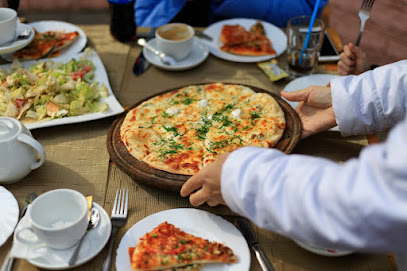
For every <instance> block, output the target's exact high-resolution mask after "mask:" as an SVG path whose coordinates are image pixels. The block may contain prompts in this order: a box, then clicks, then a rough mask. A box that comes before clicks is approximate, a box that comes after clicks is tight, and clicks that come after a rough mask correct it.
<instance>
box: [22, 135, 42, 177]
mask: <svg viewBox="0 0 407 271" xmlns="http://www.w3.org/2000/svg"><path fill="white" fill-rule="evenodd" d="M17 140H18V141H21V142H23V143H25V144H27V145H29V146H31V147H33V148H34V149H35V150H36V151H37V152H38V153H39V154H40V156H41V160H40V161H38V162H35V163H34V164H32V165H31V170H34V169H37V168H39V167H40V166H42V164H44V162H45V157H46V154H45V150H44V147H43V146H42V145H41V144H40V143H39V142H38V141H37V140H35V139H34V138H32V137H30V136H28V135H26V134H23V133H21V134H19V135H18V136H17Z"/></svg>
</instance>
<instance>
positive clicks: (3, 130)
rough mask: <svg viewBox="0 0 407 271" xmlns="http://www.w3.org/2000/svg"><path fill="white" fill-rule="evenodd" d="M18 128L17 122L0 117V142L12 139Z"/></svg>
mask: <svg viewBox="0 0 407 271" xmlns="http://www.w3.org/2000/svg"><path fill="white" fill-rule="evenodd" d="M19 130H20V127H19V126H18V125H17V121H16V120H15V119H13V118H7V117H2V118H0V140H6V139H9V138H12V137H13V136H15V135H16V134H18V132H19Z"/></svg>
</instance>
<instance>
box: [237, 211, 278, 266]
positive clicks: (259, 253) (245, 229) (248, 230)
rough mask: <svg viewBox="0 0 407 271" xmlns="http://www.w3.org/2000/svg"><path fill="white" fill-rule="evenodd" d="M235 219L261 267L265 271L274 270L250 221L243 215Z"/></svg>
mask: <svg viewBox="0 0 407 271" xmlns="http://www.w3.org/2000/svg"><path fill="white" fill-rule="evenodd" d="M235 221H236V223H237V226H238V227H239V229H240V231H241V232H242V234H243V236H244V238H245V239H246V241H247V243H249V245H250V247H251V248H252V249H253V251H254V254H255V255H256V258H257V261H258V262H259V264H260V267H261V269H262V270H263V271H274V269H273V267H272V266H271V264H270V262H269V261H268V259H267V257H266V255H265V254H264V252H263V250H262V248H261V247H260V244H259V242H258V241H257V239H256V237H255V235H254V232H253V229H252V227H251V226H250V223H249V221H247V219H245V218H243V217H239V218H236V219H235Z"/></svg>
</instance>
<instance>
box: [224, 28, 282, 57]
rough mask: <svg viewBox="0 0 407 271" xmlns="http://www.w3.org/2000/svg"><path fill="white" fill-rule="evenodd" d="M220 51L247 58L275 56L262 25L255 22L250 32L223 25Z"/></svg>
mask: <svg viewBox="0 0 407 271" xmlns="http://www.w3.org/2000/svg"><path fill="white" fill-rule="evenodd" d="M220 41H221V42H222V43H223V45H222V46H221V47H220V49H221V50H222V51H225V52H228V53H232V54H237V55H247V56H262V55H275V54H276V51H275V50H274V48H273V46H272V45H271V42H270V40H269V39H268V38H267V36H266V32H265V30H264V27H263V24H262V23H261V22H260V21H257V22H256V23H255V24H254V25H253V26H251V27H250V30H249V31H248V30H246V29H245V28H244V27H243V26H241V25H224V26H223V27H222V31H221V34H220Z"/></svg>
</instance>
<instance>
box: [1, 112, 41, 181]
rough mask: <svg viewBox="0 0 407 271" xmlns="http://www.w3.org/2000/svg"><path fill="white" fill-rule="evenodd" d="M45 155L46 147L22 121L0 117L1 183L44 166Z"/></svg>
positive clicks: (19, 178)
mask: <svg viewBox="0 0 407 271" xmlns="http://www.w3.org/2000/svg"><path fill="white" fill-rule="evenodd" d="M37 152H38V153H39V154H40V157H41V160H40V161H37V160H38V159H37V158H38V156H37ZM45 157H46V155H45V150H44V148H43V147H42V146H41V144H40V143H39V142H38V141H37V140H35V139H34V138H33V137H32V135H31V133H30V131H29V130H28V129H27V128H26V127H25V126H24V125H23V124H22V123H21V122H20V121H18V120H17V119H14V118H9V117H0V184H7V183H14V182H17V181H19V180H21V179H22V178H24V177H25V176H27V175H28V173H30V172H31V170H34V169H37V168H39V167H40V166H42V164H44V162H45Z"/></svg>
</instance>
